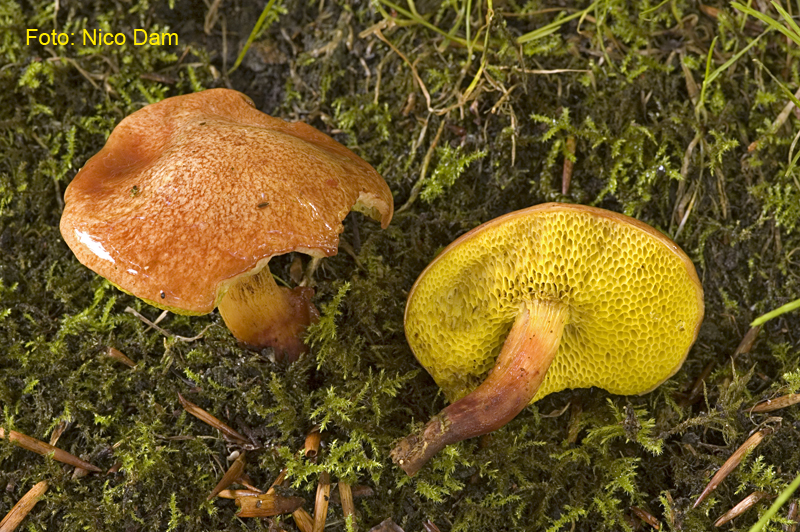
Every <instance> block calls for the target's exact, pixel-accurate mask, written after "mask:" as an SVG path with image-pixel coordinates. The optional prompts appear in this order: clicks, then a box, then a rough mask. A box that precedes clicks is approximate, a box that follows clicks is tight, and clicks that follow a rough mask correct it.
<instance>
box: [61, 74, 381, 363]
mask: <svg viewBox="0 0 800 532" xmlns="http://www.w3.org/2000/svg"><path fill="white" fill-rule="evenodd" d="M64 201H65V207H64V213H63V216H62V218H61V234H62V235H63V237H64V240H65V241H66V242H67V244H68V245H69V247H70V248H71V249H72V251H73V252H74V253H75V255H76V256H77V257H78V260H80V261H81V262H82V263H83V264H84V265H86V266H88V267H89V268H91V269H92V270H94V271H95V272H97V273H98V274H100V275H102V276H103V277H105V278H106V279H108V280H109V281H110V282H111V283H113V284H114V285H115V286H117V287H119V288H120V289H121V290H123V291H125V292H128V293H131V294H133V295H135V296H137V297H139V298H141V299H143V300H145V301H146V302H148V303H150V304H151V305H153V306H156V307H159V308H162V309H167V310H170V311H173V312H176V313H179V314H191V315H198V314H206V313H208V312H211V311H212V310H213V309H214V308H215V307H218V308H219V311H220V314H221V315H222V318H223V319H224V321H225V323H226V324H227V326H228V328H229V329H230V330H231V332H232V333H233V335H234V336H235V337H236V338H238V339H239V340H241V341H242V342H244V343H246V344H249V345H252V346H258V347H262V346H271V347H273V348H275V351H276V355H277V356H278V357H279V358H280V357H281V356H282V355H281V353H283V354H285V357H286V358H287V359H288V360H293V359H295V358H297V357H298V356H299V354H300V353H302V352H303V351H304V349H305V346H304V344H303V342H302V340H301V339H300V335H301V333H302V332H303V331H304V330H305V328H306V326H307V325H308V324H309V323H311V322H312V321H313V320H314V319H315V317H316V316H318V313H317V310H316V307H315V306H314V304H313V303H312V302H311V296H312V295H313V291H312V290H311V289H310V288H303V287H298V288H294V289H288V288H284V287H279V286H277V285H276V283H275V281H274V279H273V278H272V274H271V273H270V270H269V267H268V263H269V261H270V259H271V258H272V257H274V256H276V255H281V254H285V253H289V252H292V251H297V252H301V253H305V254H308V255H311V256H312V257H317V258H320V257H328V256H331V255H335V254H336V252H337V248H338V243H339V234H340V233H341V232H342V229H343V228H342V220H343V219H344V218H345V216H347V214H348V213H349V212H350V210H356V211H360V212H362V213H364V214H365V215H367V216H369V217H371V218H373V219H375V220H377V221H379V222H380V223H381V226H382V227H384V228H385V227H386V226H387V225H388V224H389V221H390V220H391V218H392V212H393V201H392V194H391V191H390V190H389V187H388V186H387V185H386V183H385V182H384V180H383V178H381V176H380V175H379V174H378V173H377V172H376V171H375V170H374V169H373V168H372V167H371V166H370V165H369V164H367V163H366V162H365V161H364V160H363V159H361V158H360V157H358V156H357V155H356V154H354V153H353V152H352V151H350V150H348V149H347V148H345V147H344V146H342V145H341V144H339V143H338V142H336V141H335V140H333V139H331V138H330V137H329V136H327V135H325V134H323V133H321V132H320V131H318V130H316V129H314V128H313V127H311V126H309V125H307V124H304V123H301V122H295V123H289V122H285V121H283V120H280V119H278V118H273V117H271V116H268V115H266V114H264V113H262V112H260V111H258V110H256V109H255V105H254V104H253V101H252V100H250V98H248V97H247V96H245V95H244V94H241V93H239V92H236V91H233V90H227V89H213V90H207V91H203V92H200V93H197V94H189V95H185V96H177V97H173V98H167V99H165V100H163V101H161V102H159V103H155V104H152V105H148V106H146V107H144V108H143V109H141V110H139V111H137V112H135V113H133V114H132V115H130V116H128V117H127V118H125V119H124V120H122V121H121V122H120V124H119V125H118V126H117V127H116V128H115V129H114V131H113V132H112V133H111V135H110V136H109V138H108V141H107V142H106V145H105V147H104V148H103V149H102V150H101V151H100V152H99V153H97V154H96V155H95V156H94V157H92V158H91V159H90V160H89V161H88V162H87V163H86V165H85V166H84V167H83V168H82V169H81V171H80V172H78V174H77V175H76V176H75V179H74V180H73V181H72V183H70V185H69V186H68V187H67V190H66V193H65V195H64Z"/></svg>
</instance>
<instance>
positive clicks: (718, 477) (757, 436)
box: [692, 429, 771, 508]
mask: <svg viewBox="0 0 800 532" xmlns="http://www.w3.org/2000/svg"><path fill="white" fill-rule="evenodd" d="M769 432H771V431H770V430H768V429H765V430H763V431H762V430H759V431H757V432H755V433H753V435H752V436H750V437H749V438H747V440H746V441H745V442H744V443H743V444H742V445H741V446H739V448H738V449H736V450H735V451H734V452H733V454H732V455H731V456H730V458H728V459H727V460H726V461H725V463H724V464H722V467H720V468H719V471H717V473H716V474H715V475H714V476H713V477H712V478H711V482H709V483H708V486H706V489H704V490H703V493H701V494H700V497H698V499H697V501H696V502H695V503H694V505H693V506H692V508H697V506H698V505H699V504H700V503H701V502H703V500H704V499H705V498H706V497H707V496H708V494H709V493H711V492H712V491H714V490H715V489H717V486H719V484H720V482H722V481H723V480H724V479H725V477H727V476H728V475H729V474H730V473H731V471H733V470H734V469H736V466H738V465H739V464H740V463H741V461H742V458H744V456H745V455H746V454H747V452H748V451H750V450H751V449H754V448H755V447H756V445H758V444H759V443H761V440H763V439H764V435H765V433H769Z"/></svg>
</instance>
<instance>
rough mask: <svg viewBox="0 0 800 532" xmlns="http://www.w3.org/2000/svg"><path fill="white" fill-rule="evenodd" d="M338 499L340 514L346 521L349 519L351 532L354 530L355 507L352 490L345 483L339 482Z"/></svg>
mask: <svg viewBox="0 0 800 532" xmlns="http://www.w3.org/2000/svg"><path fill="white" fill-rule="evenodd" d="M339 498H340V499H341V500H342V513H344V519H345V521H347V520H348V519H351V520H352V521H351V522H350V525H351V526H352V528H353V530H355V528H356V505H355V504H354V503H353V490H352V489H351V488H350V484H348V483H347V482H342V481H341V480H340V481H339Z"/></svg>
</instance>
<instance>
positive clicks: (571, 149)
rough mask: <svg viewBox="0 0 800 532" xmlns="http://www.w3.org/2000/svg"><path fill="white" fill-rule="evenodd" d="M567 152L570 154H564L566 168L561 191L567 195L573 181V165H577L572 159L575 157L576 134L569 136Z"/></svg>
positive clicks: (563, 172) (562, 174)
mask: <svg viewBox="0 0 800 532" xmlns="http://www.w3.org/2000/svg"><path fill="white" fill-rule="evenodd" d="M567 152H568V153H569V155H565V156H564V170H563V171H562V173H561V193H562V194H563V195H565V196H566V195H567V194H568V193H569V184H570V182H571V181H572V167H573V166H574V165H575V163H574V162H573V161H572V158H574V157H575V136H574V135H570V136H569V137H567Z"/></svg>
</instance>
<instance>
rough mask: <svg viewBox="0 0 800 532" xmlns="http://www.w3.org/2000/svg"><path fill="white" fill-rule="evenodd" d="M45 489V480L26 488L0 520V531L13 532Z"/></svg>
mask: <svg viewBox="0 0 800 532" xmlns="http://www.w3.org/2000/svg"><path fill="white" fill-rule="evenodd" d="M0 430H2V429H0ZM46 491H47V481H46V480H43V481H41V482H39V483H38V484H36V485H34V486H33V487H32V488H31V489H29V490H28V493H26V494H25V495H23V496H22V498H21V499H20V500H18V501H17V504H15V505H14V507H13V508H11V511H10V512H8V513H7V514H6V516H5V517H4V518H3V520H2V521H0V532H13V531H14V530H16V528H17V527H18V526H19V524H20V523H21V522H22V520H23V519H25V517H26V516H27V515H28V514H29V513H30V511H31V510H33V507H34V506H36V503H37V502H39V500H40V499H41V498H42V496H43V495H44V493H45V492H46Z"/></svg>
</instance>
